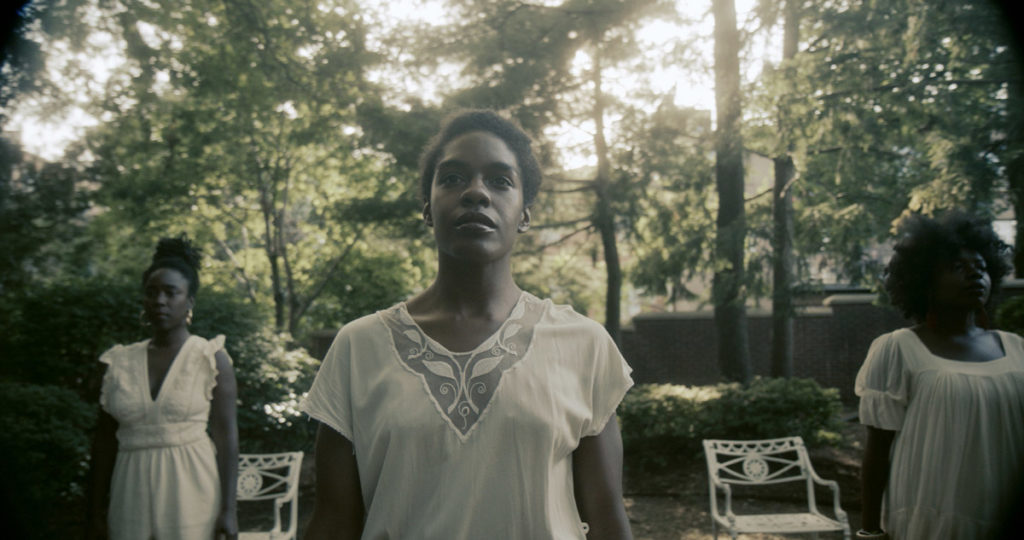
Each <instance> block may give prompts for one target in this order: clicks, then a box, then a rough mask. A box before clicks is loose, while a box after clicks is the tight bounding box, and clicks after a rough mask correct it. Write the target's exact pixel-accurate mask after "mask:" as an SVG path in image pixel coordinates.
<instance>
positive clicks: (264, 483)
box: [238, 452, 302, 538]
mask: <svg viewBox="0 0 1024 540" xmlns="http://www.w3.org/2000/svg"><path fill="white" fill-rule="evenodd" d="M301 465H302V452H282V453H279V454H239V455H238V500H239V501H266V500H271V501H273V502H274V528H273V529H272V532H275V533H276V532H280V531H281V507H282V506H283V505H285V504H289V503H290V504H289V506H290V517H289V520H288V533H289V535H288V536H287V537H290V538H294V536H295V529H296V525H297V523H296V521H297V516H298V494H299V470H300V468H301Z"/></svg>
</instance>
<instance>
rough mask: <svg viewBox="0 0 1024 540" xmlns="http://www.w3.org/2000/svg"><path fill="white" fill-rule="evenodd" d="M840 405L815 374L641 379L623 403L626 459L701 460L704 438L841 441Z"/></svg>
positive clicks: (648, 463)
mask: <svg viewBox="0 0 1024 540" xmlns="http://www.w3.org/2000/svg"><path fill="white" fill-rule="evenodd" d="M841 407H842V404H841V402H840V400H839V392H838V391H837V390H836V389H834V388H821V387H820V386H818V384H817V383H816V382H814V381H813V380H811V379H768V378H760V377H756V378H754V380H753V381H752V382H751V383H750V385H749V386H747V387H743V386H741V385H739V384H719V385H713V386H702V387H700V386H698V387H686V386H678V385H669V384H663V385H638V386H637V387H635V388H633V389H632V390H630V392H629V393H628V394H626V397H625V399H623V401H622V404H621V405H620V406H619V410H618V415H619V421H620V423H621V425H622V442H623V445H624V447H625V455H626V459H627V462H628V464H630V465H632V466H639V467H647V468H661V467H665V466H670V465H672V464H677V463H681V462H685V461H688V460H691V459H695V458H698V457H699V456H700V452H701V441H702V440H704V439H768V438H775V437H789V436H794V435H799V436H801V437H803V438H804V441H805V442H806V443H807V444H808V446H812V447H813V446H821V445H830V444H835V443H837V442H838V441H839V433H838V430H839V427H840V426H839V412H840V410H841Z"/></svg>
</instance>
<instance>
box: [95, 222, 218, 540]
mask: <svg viewBox="0 0 1024 540" xmlns="http://www.w3.org/2000/svg"><path fill="white" fill-rule="evenodd" d="M199 260H200V254H199V252H198V251H197V250H196V249H194V248H193V247H192V244H191V242H189V240H188V238H187V237H186V236H185V235H184V234H183V235H181V236H180V237H178V238H163V239H161V240H160V242H159V243H158V244H157V247H156V253H155V254H154V255H153V262H152V264H150V265H149V267H148V268H147V269H146V270H145V272H143V274H142V290H143V301H142V305H143V309H142V313H141V314H140V317H141V318H142V321H143V324H145V325H146V326H147V327H148V328H149V329H150V331H151V332H152V337H151V338H150V339H146V340H144V341H140V342H138V343H132V344H130V345H115V346H114V347H112V348H111V349H110V350H108V351H107V352H105V353H103V355H102V356H100V361H101V362H103V363H104V364H106V365H107V371H106V374H105V375H104V377H103V386H102V390H101V393H100V406H101V407H102V411H101V412H100V420H99V425H98V427H97V430H96V436H95V440H94V442H93V452H92V488H91V490H92V493H91V494H90V501H89V505H90V507H89V510H90V519H89V523H88V526H89V536H90V538H108V537H109V538H111V539H114V540H118V539H124V540H146V539H155V540H211V539H221V538H230V539H234V538H237V534H238V526H237V519H236V512H235V482H236V479H237V467H238V429H237V424H236V417H235V395H236V386H235V375H234V371H233V370H232V367H231V360H230V358H229V357H228V355H227V353H226V352H225V351H224V336H217V337H215V338H213V339H211V340H207V339H204V338H201V337H199V336H195V335H192V334H190V333H189V330H188V326H189V324H191V322H192V308H193V307H194V306H195V303H196V292H197V290H198V289H199Z"/></svg>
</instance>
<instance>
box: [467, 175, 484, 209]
mask: <svg viewBox="0 0 1024 540" xmlns="http://www.w3.org/2000/svg"><path fill="white" fill-rule="evenodd" d="M461 201H462V204H464V205H467V206H477V205H481V206H487V205H489V204H490V203H491V196H490V195H489V194H488V193H487V186H486V185H484V179H483V176H482V175H479V174H476V175H473V178H471V179H470V180H469V183H468V184H466V189H465V190H464V191H463V192H462V198H461Z"/></svg>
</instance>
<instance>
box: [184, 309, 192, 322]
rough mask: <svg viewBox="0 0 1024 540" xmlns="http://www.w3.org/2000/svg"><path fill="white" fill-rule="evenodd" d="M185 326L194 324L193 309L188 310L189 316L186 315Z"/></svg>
mask: <svg viewBox="0 0 1024 540" xmlns="http://www.w3.org/2000/svg"><path fill="white" fill-rule="evenodd" d="M185 324H192V308H188V315H185Z"/></svg>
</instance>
